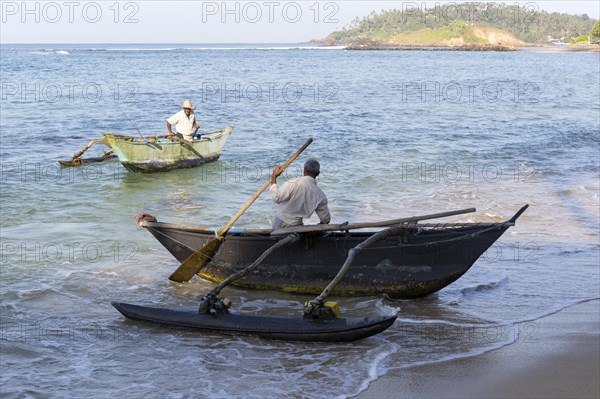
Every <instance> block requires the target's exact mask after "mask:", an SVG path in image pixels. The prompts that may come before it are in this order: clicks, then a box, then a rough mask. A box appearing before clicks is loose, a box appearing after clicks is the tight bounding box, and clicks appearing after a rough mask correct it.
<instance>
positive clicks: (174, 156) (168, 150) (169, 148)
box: [104, 126, 233, 172]
mask: <svg viewBox="0 0 600 399" xmlns="http://www.w3.org/2000/svg"><path fill="white" fill-rule="evenodd" d="M232 132H233V127H232V126H227V127H226V128H225V129H223V130H222V131H220V132H217V133H213V134H210V135H206V136H203V137H202V138H201V139H199V140H194V141H191V142H183V141H173V142H171V141H169V140H167V139H156V140H153V141H149V140H145V141H141V142H140V141H138V140H134V139H132V138H123V137H122V136H115V135H113V134H111V133H106V134H105V135H104V138H105V141H106V143H107V144H108V145H109V146H110V147H111V148H112V149H113V150H114V153H115V154H116V155H117V156H118V157H119V161H121V163H122V164H123V166H124V167H125V168H126V169H128V170H130V171H134V172H159V171H167V170H172V169H179V168H191V167H195V166H199V165H202V164H205V163H207V162H211V161H216V160H217V159H219V157H220V156H221V151H222V150H223V147H224V146H225V143H226V142H227V139H228V138H229V136H231V133H232Z"/></svg>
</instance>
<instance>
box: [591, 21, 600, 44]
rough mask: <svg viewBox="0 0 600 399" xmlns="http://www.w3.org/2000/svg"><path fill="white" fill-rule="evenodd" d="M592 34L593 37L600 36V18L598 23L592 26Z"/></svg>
mask: <svg viewBox="0 0 600 399" xmlns="http://www.w3.org/2000/svg"><path fill="white" fill-rule="evenodd" d="M590 36H591V37H592V38H593V39H598V38H600V19H599V20H597V21H596V24H595V25H594V27H593V28H592V30H591V32H590ZM593 39H592V40H593Z"/></svg>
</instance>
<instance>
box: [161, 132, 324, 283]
mask: <svg viewBox="0 0 600 399" xmlns="http://www.w3.org/2000/svg"><path fill="white" fill-rule="evenodd" d="M312 141H313V140H312V139H308V140H306V143H304V145H303V146H302V147H300V149H299V150H298V151H296V153H295V154H294V155H292V157H291V158H290V159H288V161H287V162H286V163H285V164H284V165H283V166H282V170H285V169H286V168H287V167H288V166H290V164H291V163H292V162H294V160H295V159H296V158H298V156H299V155H300V154H302V151H304V150H305V149H306V147H308V146H309V145H310V143H312ZM270 185H271V178H269V180H267V181H266V182H265V184H263V186H262V187H261V188H260V190H258V191H257V192H256V194H254V195H253V196H252V198H250V200H249V201H248V202H246V204H245V205H244V206H243V207H242V208H241V209H240V210H239V211H238V212H237V213H236V214H235V215H233V217H232V218H231V219H230V220H229V222H227V224H226V225H225V226H224V227H223V228H222V229H221V230H220V231H219V232H218V233H217V234H216V236H215V238H213V239H211V240H209V241H207V242H206V244H204V245H203V246H202V247H201V248H200V249H199V250H197V251H196V252H194V253H193V254H192V255H190V257H189V258H187V259H186V260H184V261H183V262H182V263H181V265H179V267H178V268H177V270H175V271H174V272H173V274H171V276H169V279H170V280H173V281H177V282H178V283H181V282H183V281H188V280H189V279H191V278H192V277H194V274H196V273H198V272H199V271H200V269H201V268H202V266H204V264H205V263H207V262H208V261H209V260H210V259H211V258H212V257H213V255H214V254H215V252H217V249H218V247H219V245H220V243H221V240H222V239H223V237H224V236H225V234H227V231H228V230H229V229H230V228H231V226H233V224H234V223H235V222H236V221H237V220H238V219H239V217H240V216H242V214H243V213H244V212H245V211H246V209H248V208H249V207H250V205H252V203H253V202H254V201H256V199H257V198H258V197H259V196H260V195H261V194H262V192H263V191H265V190H266V189H267V187H269V186H270Z"/></svg>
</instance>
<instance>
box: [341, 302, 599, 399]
mask: <svg viewBox="0 0 600 399" xmlns="http://www.w3.org/2000/svg"><path fill="white" fill-rule="evenodd" d="M535 322H536V325H537V326H539V329H538V331H536V332H535V337H536V338H537V339H535V340H525V339H522V338H519V339H517V341H515V343H513V344H510V345H507V346H505V347H502V348H500V349H496V350H493V351H489V352H486V353H483V354H481V355H477V356H473V357H467V358H460V359H454V360H448V361H443V362H439V363H432V364H428V365H421V366H414V367H408V368H404V369H395V370H390V371H389V372H388V373H387V374H385V375H383V376H381V377H379V378H378V379H377V380H375V381H373V382H372V383H370V384H369V386H368V388H367V389H366V390H365V391H363V392H361V393H359V394H358V395H356V396H352V398H355V399H383V398H391V397H394V398H574V397H576V398H598V397H600V379H599V378H598V375H600V299H592V300H589V301H585V302H582V303H578V304H576V305H572V306H570V307H567V308H565V309H563V310H560V311H558V312H556V313H554V314H551V315H549V316H544V317H542V318H539V319H537V320H535ZM526 333H527V332H522V334H526Z"/></svg>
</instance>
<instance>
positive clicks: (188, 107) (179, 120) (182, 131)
mask: <svg viewBox="0 0 600 399" xmlns="http://www.w3.org/2000/svg"><path fill="white" fill-rule="evenodd" d="M181 108H183V109H182V110H181V111H179V112H178V113H176V114H175V115H173V116H171V117H170V118H169V119H167V131H168V132H169V134H170V135H174V134H175V133H173V131H172V130H171V126H172V125H175V128H176V129H177V136H179V137H180V138H183V139H184V140H187V141H192V140H193V139H194V134H195V133H196V131H197V130H198V129H199V128H200V125H198V124H197V123H196V115H194V110H195V109H196V107H194V106H193V105H192V102H191V101H190V100H185V101H184V102H183V105H182V106H181Z"/></svg>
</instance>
